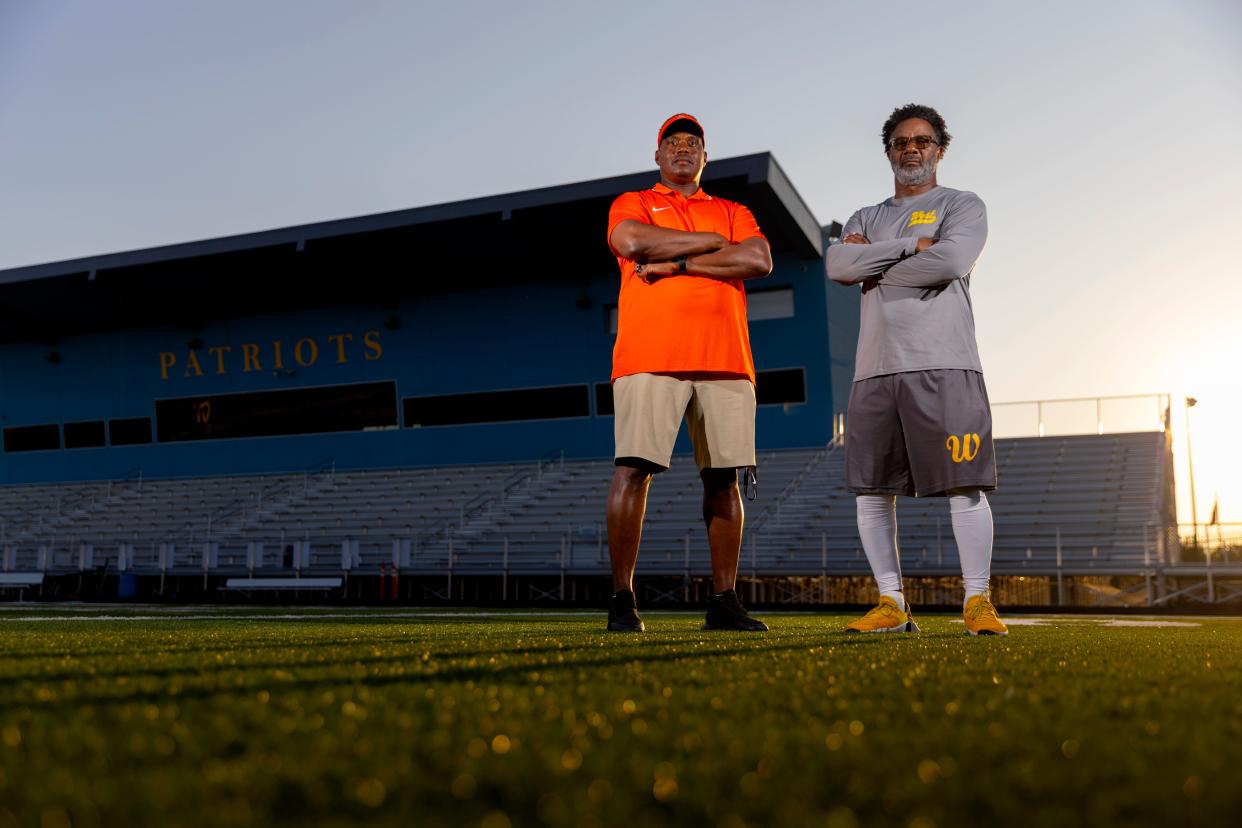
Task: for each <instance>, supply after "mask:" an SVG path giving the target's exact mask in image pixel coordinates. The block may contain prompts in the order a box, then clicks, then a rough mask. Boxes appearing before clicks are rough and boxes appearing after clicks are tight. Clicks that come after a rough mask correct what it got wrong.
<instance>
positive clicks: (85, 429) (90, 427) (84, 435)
mask: <svg viewBox="0 0 1242 828" xmlns="http://www.w3.org/2000/svg"><path fill="white" fill-rule="evenodd" d="M103 445H104V421H103V420H91V421H90V422H85V423H65V448H67V449H80V448H102V447H103Z"/></svg>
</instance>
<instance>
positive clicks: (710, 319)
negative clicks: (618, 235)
mask: <svg viewBox="0 0 1242 828" xmlns="http://www.w3.org/2000/svg"><path fill="white" fill-rule="evenodd" d="M629 219H632V220H634V221H641V222H642V223H644V224H654V225H656V226H657V227H667V228H669V229H671V230H690V231H695V232H708V233H719V234H721V235H722V236H724V237H725V238H726V239H728V240H729V241H730V242H732V243H733V244H737V243H739V242H742V241H745V240H746V239H751V238H755V237H758V238H763V237H764V236H763V233H761V232H760V231H759V224H758V223H757V222H756V221H755V217H754V216H753V215H751V212H750V210H748V209H746V207H744V206H743V205H741V204H737V203H736V202H732V201H726V200H725V199H723V198H716V197H715V196H710V195H708V194H707V193H705V192H703V190H701V189H700V190H699V191H698V192H696V193H695V194H694V195H692V196H690V197H689V198H687V197H686V196H683V195H682V194H681V193H679V192H677V191H676V190H671V189H669V188H668V187H665V186H664V185H663V184H656V185H655V186H654V187H652V188H651V189H650V190H643V191H642V192H637V193H623V194H622V195H620V196H618V197H617V200H616V201H614V202H613V203H612V209H611V210H609V212H608V239H609V245H608V246H609V248H610V249H611V248H612V243H611V239H612V231H613V230H614V229H615V228H616V226H617V225H618V224H620V223H621V222H623V221H626V220H629ZM612 252H613V255H614V256H617V264H618V265H619V266H620V268H621V296H620V299H619V301H618V307H617V342H616V345H615V346H613V349H612V378H613V379H614V380H616V379H617V378H618V377H624V376H628V375H630V374H643V373H649V374H661V373H664V374H683V373H684V374H688V373H709V372H710V373H719V374H732V375H735V376H737V377H739V378H740V377H746V378H748V379H749V380H750V381H751V382H754V381H755V360H754V357H752V356H751V352H750V334H749V332H748V331H747V328H746V290H745V288H744V287H743V286H742V280H741V279H710V278H707V277H705V276H689V275H686V276H666V277H664V278H662V279H659V280H657V281H656V282H654V283H653V284H650V285H649V284H647V283H646V282H644V281H643V280H642V278H640V277H639V276H637V275H636V274H635V272H634V271H635V263H634V262H632V261H630V260H629V259H626V258H623V257H622V256H620V255H617V251H616V250H613V251H612Z"/></svg>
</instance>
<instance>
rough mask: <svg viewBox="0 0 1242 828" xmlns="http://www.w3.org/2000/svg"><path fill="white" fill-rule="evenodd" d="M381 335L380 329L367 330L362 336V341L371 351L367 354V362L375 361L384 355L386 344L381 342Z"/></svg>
mask: <svg viewBox="0 0 1242 828" xmlns="http://www.w3.org/2000/svg"><path fill="white" fill-rule="evenodd" d="M379 335H380V332H379V331H367V332H366V334H364V335H363V337H362V342H363V344H364V345H366V348H367V351H368V352H369V353H367V355H366V360H367V362H375V360H377V359H379V358H380V357H382V356H383V355H384V346H383V345H381V344H380V341H379Z"/></svg>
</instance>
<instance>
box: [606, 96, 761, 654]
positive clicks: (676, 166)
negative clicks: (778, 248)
mask: <svg viewBox="0 0 1242 828" xmlns="http://www.w3.org/2000/svg"><path fill="white" fill-rule="evenodd" d="M704 147H705V141H704V137H703V127H702V126H700V124H699V122H698V120H697V119H695V118H694V117H693V116H692V115H687V114H685V113H678V114H677V115H673V116H672V117H670V118H669V119H668V120H666V121H665V122H664V123H663V124H662V125H661V126H660V132H659V138H658V142H657V148H656V154H655V161H656V164H657V165H659V168H660V181H659V183H658V184H656V185H655V186H654V187H652V188H651V189H649V190H643V191H642V192H637V193H624V194H623V195H621V196H619V197H618V198H617V200H616V201H614V202H613V204H612V209H611V210H610V211H609V214H608V245H609V247H610V248H611V249H612V252H613V253H614V254H615V255H616V257H617V264H618V265H619V266H620V268H621V296H620V300H619V302H618V309H617V310H618V323H617V342H616V346H615V347H614V349H613V353H612V394H613V404H614V409H615V411H616V418H615V419H616V422H615V429H616V441H617V448H616V462H617V469H616V472H615V474H614V475H613V478H612V487H611V489H610V490H609V492H608V553H609V555H610V556H611V558H612V581H613V591H614V594H613V596H612V602H611V606H610V607H609V611H608V629H609V630H613V631H618V632H641V631H642V630H643V629H644V625H643V621H642V618H640V617H639V615H638V605H637V601H636V599H635V597H634V564H635V562H636V561H637V559H638V545H639V541H640V540H641V537H642V529H643V513H644V511H645V510H646V507H647V488H648V486H649V485H650V484H651V477H652V475H654V474H656V473H658V472H662V471H665V470H666V469H667V468H668V466H669V462H670V460H671V457H672V453H673V443H674V441H675V440H676V439H677V431H678V428H679V427H680V425H681V420H682V419H683V418H684V419H685V420H686V423H687V426H688V427H689V429H690V438H691V441H692V442H693V443H694V459H695V462H696V463H697V464H698V467H699V476H700V478H701V479H702V481H703V519H704V521H705V522H706V523H707V537H708V543H709V545H710V547H711V554H712V585H713V593H714V594H713V595H712V597H711V598H710V599H709V600H708V606H707V619H706V623H705V624H704V625H703V628H704V629H719V630H746V631H762V630H766V629H767V625H765V624H764V623H763V622H762V621H759V620H757V619H754V618H752V617H751V616H750V615H749V614H748V613H747V612H746V610H745V608H743V607H742V605H741V603H740V602H739V601H738V598H737V592H736V590H735V588H734V587H735V585H736V581H737V565H738V556H739V554H740V553H741V546H742V520H743V517H742V497H741V493H740V492H739V491H738V485H737V476H738V469H747V470H750V469H753V468H754V465H755V385H754V383H755V363H754V359H753V358H752V356H751V353H750V336H749V334H748V332H747V328H746V291H745V289H744V288H743V285H742V282H743V280H745V279H754V278H757V277H761V276H766V275H768V274H769V273H771V272H772V253H771V250H770V249H769V248H768V242H767V239H765V238H764V237H763V234H762V233H761V232H760V231H759V225H758V224H757V223H756V222H755V218H754V216H752V215H751V213H750V210H748V209H746V208H745V207H744V206H742V205H741V204H736V203H734V202H732V201H726V200H725V199H722V198H716V197H714V196H710V195H708V194H707V193H705V192H703V191H702V190H701V189H700V188H699V178H700V177H701V176H702V174H703V167H704V165H705V164H706V163H707V152H706V150H705V148H704Z"/></svg>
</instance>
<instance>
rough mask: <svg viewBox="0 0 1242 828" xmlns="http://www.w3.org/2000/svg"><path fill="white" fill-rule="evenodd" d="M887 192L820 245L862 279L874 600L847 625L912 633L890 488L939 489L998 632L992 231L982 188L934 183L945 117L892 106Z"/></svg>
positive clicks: (974, 623)
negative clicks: (986, 369)
mask: <svg viewBox="0 0 1242 828" xmlns="http://www.w3.org/2000/svg"><path fill="white" fill-rule="evenodd" d="M881 137H882V139H883V141H884V148H885V151H886V152H887V154H888V161H889V164H890V166H891V167H892V169H893V178H894V187H895V194H894V196H893V197H892V198H890V199H887V200H885V201H883V202H881V203H879V204H876V205H875V206H873V207H864V208H863V209H861V210H859V211H858V212H856V213H855V214H854V215H853V216H851V217H850V220H849V221H848V222H847V223H846V225H845V228H844V230H843V232H842V239H841V243H839V244H834V245H832V246H831V247H829V248H828V256H827V259H826V266H827V270H828V277H829V278H830V279H832V280H833V281H834V282H837V283H839V284H842V285H850V286H853V285H861V286H862V320H861V325H860V328H859V332H858V354H857V357H856V360H855V366H856V367H855V374H854V387H853V389H852V391H851V392H850V404H849V413H848V415H847V427H846V437H845V476H846V486H847V487H848V488H849V489H850V490H851V491H853V492H855V493H856V494H857V496H858V497H857V509H858V534H859V536H860V537H861V539H862V544H863V550H864V551H865V552H866V553H867V560H868V561H869V562H870V564H871V569H872V572H873V573H874V575H875V578H876V583H877V585H878V586H879V589H880V603H879V605H877V606H876V607H875V608H874V609H872V610H871V611H870V612H868V613H867V614H866V615H865V616H863V617H862V618H860V619H858V620H857V621H855V622H853V623H852V624H850V625H849V626H848V627H847V628H846V629H847V631H849V632H918V626H917V625H916V624H915V623H914V619H913V617H912V615H911V612H910V606H909V604H908V603H906V600H905V597H904V594H903V592H902V586H901V566H900V561H899V559H898V554H897V524H896V509H895V505H896V502H895V496H896V495H906V496H911V495H912V496H915V497H927V496H945V497H947V498H948V499H949V511H950V515H951V518H952V523H953V534H954V537H955V539H956V540H957V546H958V551H959V554H960V556H961V561H962V579H963V581H964V584H965V590H966V601H965V604H964V605H963V614H964V616H965V621H966V630H967V632H969V633H971V634H972V635H1006V634H1007V633H1008V630H1007V628H1006V627H1005V625H1004V623H1003V622H1001V620H1000V618H999V617H998V616H997V613H996V609H995V607H993V605H992V603H991V600H990V597H989V592H988V590H989V586H990V579H991V564H992V512H991V507H990V506H989V505H988V501H987V497H986V496H985V495H984V492H985V491H989V490H991V489H994V488H996V461H995V457H994V454H993V450H992V415H991V409H990V408H989V405H988V397H987V389H986V387H985V386H984V384H983V368H982V366H981V364H980V362H979V351H978V348H977V346H976V345H975V320H974V314H973V312H972V310H971V304H970V276H971V273H972V271H973V270H974V266H975V260H976V259H978V258H979V254H980V253H982V252H983V245H984V242H985V241H986V240H987V233H988V226H987V210H986V208H985V207H984V206H983V202H982V201H981V200H980V199H979V197H978V196H977V195H975V194H974V193H971V192H965V191H962V190H952V189H949V188H948V187H941V186H940V185H939V184H938V183H937V182H936V170H937V167H938V165H939V163H940V160H941V159H942V158H943V157H944V153H945V150H946V149H947V148H948V145H949V140H950V137H951V136H950V135H949V133H948V130H947V129H946V127H945V123H944V119H943V118H941V117H940V114H939V113H937V112H936V110H934V109H932V108H931V107H928V106H921V105H918V104H907V105H906V106H903V107H899V108H897V109H896V110H894V111H893V114H892V115H890V116H889V118H888V120H887V121H886V122H885V124H884V128H883V130H882V133H881Z"/></svg>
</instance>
